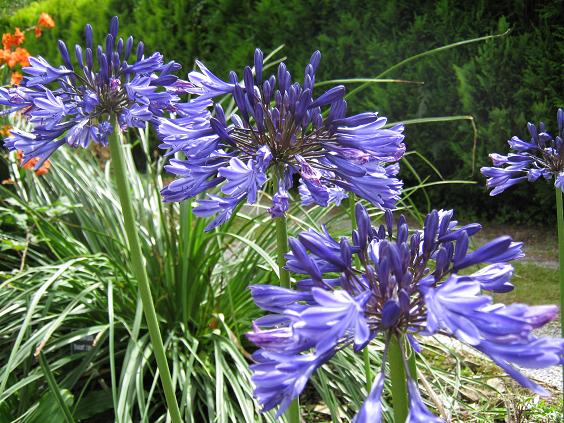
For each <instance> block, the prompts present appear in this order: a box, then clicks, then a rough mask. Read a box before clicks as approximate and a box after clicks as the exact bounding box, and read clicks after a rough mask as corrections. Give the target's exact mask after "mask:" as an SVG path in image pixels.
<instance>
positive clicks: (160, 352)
mask: <svg viewBox="0 0 564 423" xmlns="http://www.w3.org/2000/svg"><path fill="white" fill-rule="evenodd" d="M114 125H115V131H114V134H113V135H112V136H111V137H110V153H111V157H112V165H113V168H114V177H115V182H116V185H117V189H118V195H119V200H120V203H121V209H122V213H123V222H124V226H125V233H126V235H127V241H128V244H129V252H130V258H131V269H132V271H133V275H134V277H135V279H136V280H137V283H138V284H139V295H140V296H141V302H142V304H143V311H144V313H145V320H146V321H147V328H148V330H149V336H150V338H151V344H152V346H153V351H154V353H155V359H156V361H157V367H158V369H159V375H160V378H161V383H162V385H163V390H164V394H165V397H166V402H167V405H168V411H169V412H170V416H171V420H172V422H173V423H182V417H181V415H180V409H179V408H178V403H177V402H176V396H175V394H174V387H173V385H172V379H171V377H170V371H169V369H168V363H167V360H166V354H165V350H164V346H163V340H162V338H161V333H160V331H159V323H158V320H157V313H156V311H155V305H154V303H153V298H152V296H151V288H150V286H149V278H148V277H147V270H146V268H145V263H144V262H143V256H142V254H141V247H140V244H139V235H138V233H137V229H136V224H135V215H134V214H133V206H132V204H131V192H130V189H131V188H130V185H129V182H128V179H127V174H126V171H125V160H124V156H123V150H122V145H121V140H120V134H119V126H118V124H117V122H115V123H114Z"/></svg>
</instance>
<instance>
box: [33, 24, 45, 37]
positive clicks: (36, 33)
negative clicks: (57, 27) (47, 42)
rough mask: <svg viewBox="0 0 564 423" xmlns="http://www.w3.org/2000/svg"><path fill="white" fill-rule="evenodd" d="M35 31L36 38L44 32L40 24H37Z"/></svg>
mask: <svg viewBox="0 0 564 423" xmlns="http://www.w3.org/2000/svg"><path fill="white" fill-rule="evenodd" d="M33 31H34V32H35V38H39V37H41V34H43V31H42V30H41V28H39V27H38V26H36V27H35V29H34V30H33Z"/></svg>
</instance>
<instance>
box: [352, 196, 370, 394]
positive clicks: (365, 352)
mask: <svg viewBox="0 0 564 423" xmlns="http://www.w3.org/2000/svg"><path fill="white" fill-rule="evenodd" d="M355 205H356V202H355V196H354V194H353V193H352V192H351V193H349V214H350V217H351V226H352V229H353V231H354V230H355V228H356V213H355ZM358 261H359V259H358V256H357V257H355V264H357V265H358V264H359V263H358ZM362 358H363V359H364V374H365V377H366V380H365V384H366V392H367V395H368V394H369V393H370V390H371V389H372V380H373V377H372V367H371V366H370V351H369V350H368V345H367V346H366V347H364V349H363V350H362Z"/></svg>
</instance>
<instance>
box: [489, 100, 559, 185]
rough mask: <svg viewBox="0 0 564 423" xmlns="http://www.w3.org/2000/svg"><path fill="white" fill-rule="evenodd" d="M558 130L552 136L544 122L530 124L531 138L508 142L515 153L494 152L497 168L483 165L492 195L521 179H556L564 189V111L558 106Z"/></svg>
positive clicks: (493, 159) (514, 138)
mask: <svg viewBox="0 0 564 423" xmlns="http://www.w3.org/2000/svg"><path fill="white" fill-rule="evenodd" d="M557 121H558V133H557V134H556V136H555V137H553V136H552V135H550V134H549V133H548V132H547V131H546V129H545V127H544V123H543V122H541V123H540V124H539V126H538V128H537V127H536V126H535V125H534V124H532V123H530V122H529V123H528V124H527V128H528V130H529V134H530V135H531V140H530V141H524V140H522V139H520V138H518V137H513V138H511V139H510V140H509V141H508V144H509V147H510V148H511V150H513V152H511V153H509V154H508V155H507V156H503V155H501V154H497V153H493V154H490V158H491V160H492V162H493V167H483V168H482V169H481V172H482V174H483V175H484V176H486V177H487V178H488V179H487V187H488V188H493V190H492V191H491V193H490V195H497V194H500V193H502V192H503V191H505V190H506V189H507V188H509V187H511V186H513V185H515V184H518V183H519V182H523V181H529V182H534V181H536V180H537V179H539V178H540V177H543V178H545V179H546V180H551V179H552V178H554V179H555V181H554V186H555V187H557V188H559V189H560V190H562V191H564V111H563V110H562V109H558V113H557Z"/></svg>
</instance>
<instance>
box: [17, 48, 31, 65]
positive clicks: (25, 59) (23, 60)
mask: <svg viewBox="0 0 564 423" xmlns="http://www.w3.org/2000/svg"><path fill="white" fill-rule="evenodd" d="M14 54H15V55H16V60H17V61H18V63H19V64H20V66H21V67H23V68H25V67H26V66H29V51H27V50H26V49H25V48H21V47H18V48H17V49H16V50H15V51H14Z"/></svg>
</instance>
